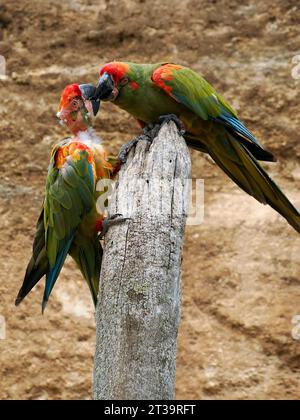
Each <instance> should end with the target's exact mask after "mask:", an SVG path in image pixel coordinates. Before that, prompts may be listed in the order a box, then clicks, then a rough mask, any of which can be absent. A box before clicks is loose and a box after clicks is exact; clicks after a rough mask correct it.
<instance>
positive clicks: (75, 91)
mask: <svg viewBox="0 0 300 420" xmlns="http://www.w3.org/2000/svg"><path fill="white" fill-rule="evenodd" d="M81 96H82V94H81V90H80V88H79V85H78V84H77V83H74V84H73V85H68V86H66V87H65V88H64V90H63V92H62V94H61V99H60V104H59V109H61V108H62V107H63V106H64V105H66V104H68V103H69V102H70V99H73V98H77V97H79V98H81Z"/></svg>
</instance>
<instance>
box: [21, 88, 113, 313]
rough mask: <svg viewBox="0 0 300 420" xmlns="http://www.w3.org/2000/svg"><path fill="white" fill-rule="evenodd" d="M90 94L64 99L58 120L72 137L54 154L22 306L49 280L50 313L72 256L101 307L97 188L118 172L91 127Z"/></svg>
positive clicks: (77, 91) (76, 91)
mask: <svg viewBox="0 0 300 420" xmlns="http://www.w3.org/2000/svg"><path fill="white" fill-rule="evenodd" d="M87 89H88V85H82V86H79V85H77V84H73V85H69V86H67V87H66V88H65V89H64V91H63V93H62V96H61V101H60V105H59V113H58V117H59V118H60V119H61V120H62V121H64V123H65V124H66V125H67V127H68V128H69V130H70V131H71V132H72V137H70V138H67V139H64V140H62V141H61V142H60V143H58V144H57V145H56V146H55V147H54V148H53V150H52V153H51V160H50V165H49V170H48V176H47V181H46V189H45V199H44V204H43V209H42V212H41V215H40V217H39V219H38V223H37V229H36V235H35V239H34V243H33V253H32V257H31V260H30V262H29V264H28V267H27V271H26V274H25V278H24V282H23V285H22V287H21V289H20V291H19V294H18V297H17V299H16V305H19V304H20V302H21V301H22V300H23V299H24V298H25V296H26V295H27V294H28V293H29V292H30V291H31V289H32V288H33V287H34V286H35V285H36V284H37V282H38V281H39V280H40V279H41V278H42V277H44V276H46V285H45V291H44V297H43V303H42V310H43V311H44V309H45V307H46V304H47V302H48V299H49V296H50V293H51V291H52V289H53V286H54V284H55V282H56V280H57V278H58V276H59V273H60V271H61V269H62V266H63V264H64V261H65V259H66V257H67V254H70V255H71V257H72V258H73V259H74V260H75V262H76V263H77V265H78V267H79V269H80V270H81V272H82V274H83V276H84V278H85V279H86V281H87V283H88V285H89V288H90V291H91V294H92V298H93V302H94V304H96V302H97V294H98V286H99V278H100V267H101V259H102V247H101V244H100V241H99V237H98V235H99V232H100V231H101V230H102V226H103V221H104V216H103V215H102V214H98V213H97V210H96V200H97V198H98V196H99V193H97V192H96V183H97V180H99V179H102V178H111V177H112V176H113V173H114V167H113V165H112V163H111V162H110V161H109V158H108V156H107V153H106V151H105V150H104V148H103V147H102V146H101V144H100V140H99V139H98V137H97V136H96V134H95V133H94V131H93V129H92V128H91V115H90V113H91V112H92V108H93V109H94V112H96V110H97V105H95V103H91V102H88V101H85V100H84V99H83V97H82V92H83V91H84V92H85V93H86V90H87ZM98 106H99V104H98Z"/></svg>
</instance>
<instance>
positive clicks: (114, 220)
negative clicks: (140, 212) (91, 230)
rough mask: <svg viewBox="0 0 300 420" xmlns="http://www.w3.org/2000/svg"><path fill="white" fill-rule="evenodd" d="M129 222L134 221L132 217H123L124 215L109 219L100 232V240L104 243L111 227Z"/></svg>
mask: <svg viewBox="0 0 300 420" xmlns="http://www.w3.org/2000/svg"><path fill="white" fill-rule="evenodd" d="M127 220H132V219H131V218H130V217H123V215H122V214H114V215H113V216H110V217H107V218H106V219H105V220H104V222H103V225H102V230H101V232H100V235H99V238H100V240H101V241H102V240H103V239H104V237H105V235H106V234H107V232H108V230H109V228H110V227H111V226H114V225H117V224H119V223H123V222H126V221H127Z"/></svg>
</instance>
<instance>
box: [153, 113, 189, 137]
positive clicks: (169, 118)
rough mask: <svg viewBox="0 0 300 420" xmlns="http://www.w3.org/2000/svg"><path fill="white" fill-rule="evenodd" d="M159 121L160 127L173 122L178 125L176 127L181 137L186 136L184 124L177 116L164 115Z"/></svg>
mask: <svg viewBox="0 0 300 420" xmlns="http://www.w3.org/2000/svg"><path fill="white" fill-rule="evenodd" d="M158 121H159V123H160V125H163V124H166V123H168V122H170V121H173V122H174V123H175V124H176V127H177V128H178V130H179V133H180V135H181V136H183V135H184V134H185V126H184V124H183V122H182V121H181V120H180V119H179V118H178V117H177V115H175V114H169V115H162V116H161V117H159V119H158Z"/></svg>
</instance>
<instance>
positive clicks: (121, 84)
mask: <svg viewBox="0 0 300 420" xmlns="http://www.w3.org/2000/svg"><path fill="white" fill-rule="evenodd" d="M128 82H129V79H128V77H123V79H121V80H120V83H119V85H120V86H125V85H127V83H128Z"/></svg>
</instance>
